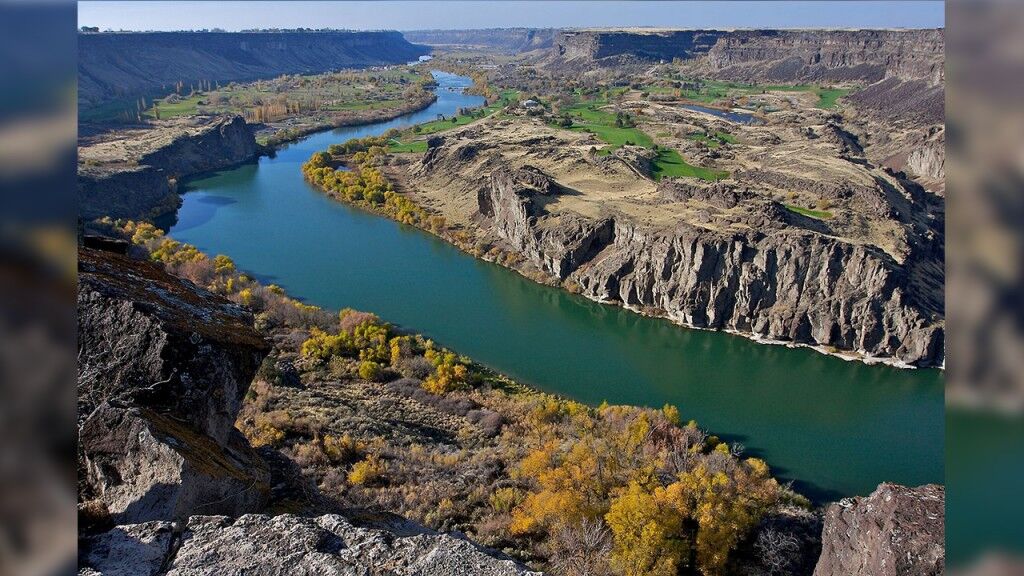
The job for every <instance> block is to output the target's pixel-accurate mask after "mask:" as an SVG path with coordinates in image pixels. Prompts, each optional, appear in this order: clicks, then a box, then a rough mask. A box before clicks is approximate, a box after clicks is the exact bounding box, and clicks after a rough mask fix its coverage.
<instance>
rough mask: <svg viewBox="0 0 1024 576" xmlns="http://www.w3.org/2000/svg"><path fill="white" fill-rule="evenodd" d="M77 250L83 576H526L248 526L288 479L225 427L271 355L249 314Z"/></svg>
mask: <svg viewBox="0 0 1024 576" xmlns="http://www.w3.org/2000/svg"><path fill="white" fill-rule="evenodd" d="M85 243H86V246H85V247H82V248H80V249H79V254H78V262H79V289H78V317H79V327H78V343H79V350H78V369H79V376H78V433H79V437H78V440H79V446H78V472H79V486H78V491H79V494H78V501H79V530H80V532H79V534H80V541H79V574H81V575H90V576H97V575H101V574H102V575H106V576H128V575H131V576H137V575H156V574H166V575H176V576H184V575H200V574H249V575H263V574H266V575H284V574H310V575H312V574H316V575H318V576H325V575H332V574H337V575H358V576H364V575H365V576H369V575H371V574H390V575H403V574H409V575H412V574H416V575H419V576H431V575H437V576H440V575H449V574H474V575H481V576H512V575H526V574H536V573H535V572H530V571H529V570H527V569H526V568H525V567H524V566H522V565H520V564H518V563H516V562H514V561H512V560H510V559H507V558H505V557H502V556H500V555H498V554H497V553H493V552H489V551H487V550H484V549H482V548H480V547H478V546H477V545H475V544H473V543H471V542H469V541H467V540H465V539H463V538H460V537H458V536H456V535H448V534H440V533H436V532H432V531H430V530H428V529H426V528H424V527H422V526H418V525H415V524H413V523H411V522H407V521H405V520H403V519H400V518H394V517H391V516H387V517H386V518H384V519H380V518H377V517H372V518H370V521H372V523H373V524H374V526H377V528H363V527H356V526H355V525H353V524H351V523H350V522H349V521H348V520H347V519H346V518H344V517H342V516H339V515H334V514H327V515H322V516H319V517H302V516H296V515H291V514H285V515H279V516H268V515H262V514H256V513H258V512H266V511H267V510H268V508H269V506H268V502H269V501H270V500H271V498H272V492H271V484H272V483H273V484H274V487H275V490H276V489H277V488H278V487H279V484H282V483H287V482H288V481H293V480H295V479H294V478H280V477H278V476H277V475H276V474H278V473H279V472H280V471H279V470H278V469H277V468H274V469H273V472H274V474H275V475H273V476H272V470H271V466H268V464H267V462H268V461H269V462H273V461H275V459H276V460H280V459H283V458H284V457H283V456H282V455H281V454H279V453H276V452H273V451H270V452H269V453H268V452H266V451H264V452H261V453H257V452H256V451H255V450H254V449H253V448H252V447H251V446H250V445H249V442H248V441H247V440H246V439H245V437H243V436H242V434H241V433H240V432H239V431H238V430H237V429H236V428H235V427H234V423H235V420H236V418H237V417H238V413H239V410H240V407H241V402H242V399H243V397H244V396H245V394H246V393H247V392H248V390H249V385H250V383H251V381H252V379H253V376H254V374H255V373H256V370H257V368H258V367H259V365H260V363H261V362H262V360H263V358H264V356H265V355H266V354H267V352H268V350H269V346H268V344H267V343H266V342H265V341H264V339H263V337H262V336H261V335H260V333H258V332H257V331H256V330H255V329H254V328H253V317H252V315H251V314H250V313H249V312H248V311H246V310H244V309H242V308H240V307H239V306H237V305H235V304H233V303H231V302H230V301H228V300H226V299H225V298H223V297H221V296H219V295H216V294H213V293H211V292H208V291H206V290H203V289H202V288H199V287H197V286H195V285H194V284H192V283H190V282H188V281H185V280H182V279H179V278H177V277H174V276H171V275H169V274H167V273H166V272H164V271H163V270H162V269H161V268H159V267H158V266H156V265H154V264H151V263H149V262H147V261H141V260H137V259H134V258H132V257H130V256H129V255H128V254H127V252H128V247H127V245H126V244H123V243H119V242H116V241H111V240H107V239H99V238H86V240H85ZM263 456H265V457H266V458H267V460H264V458H263ZM317 501H318V502H319V499H318V500H317ZM321 505H323V506H330V505H329V504H327V503H321ZM333 509H334V507H333V506H331V507H329V508H327V509H326V510H318V511H316V512H315V513H322V512H325V511H333ZM378 516H379V515H378ZM379 528H381V529H379Z"/></svg>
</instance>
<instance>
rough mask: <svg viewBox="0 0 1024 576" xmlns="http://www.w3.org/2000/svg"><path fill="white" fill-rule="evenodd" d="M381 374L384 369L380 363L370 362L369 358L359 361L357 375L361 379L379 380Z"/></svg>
mask: <svg viewBox="0 0 1024 576" xmlns="http://www.w3.org/2000/svg"><path fill="white" fill-rule="evenodd" d="M383 375H384V369H383V368H381V367H380V364H377V363H376V362H370V361H369V360H363V361H362V362H360V363H359V377H360V378H362V379H363V380H369V381H370V382H380V380H381V377H382V376H383Z"/></svg>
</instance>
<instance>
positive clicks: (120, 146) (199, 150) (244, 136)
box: [78, 116, 260, 220]
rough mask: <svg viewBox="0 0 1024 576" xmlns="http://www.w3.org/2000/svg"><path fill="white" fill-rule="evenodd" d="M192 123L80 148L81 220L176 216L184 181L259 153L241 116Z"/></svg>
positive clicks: (119, 137)
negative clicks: (180, 183) (180, 185)
mask: <svg viewBox="0 0 1024 576" xmlns="http://www.w3.org/2000/svg"><path fill="white" fill-rule="evenodd" d="M192 122H193V121H192V120H182V121H178V122H177V123H176V124H175V125H168V126H165V129H159V130H140V131H137V132H131V131H129V132H126V133H123V134H118V135H117V138H116V139H113V140H109V141H106V142H101V143H97V144H95V145H92V146H85V147H80V148H79V166H78V203H79V215H80V217H81V218H83V219H86V220H89V219H92V218H99V217H102V216H111V217H113V218H143V219H148V218H153V217H157V216H161V215H163V214H167V213H171V212H174V211H175V210H177V209H178V205H179V204H180V198H179V197H178V195H177V192H176V190H175V187H176V186H175V185H176V182H177V181H178V180H179V179H181V178H183V177H186V176H190V175H193V174H198V173H201V172H207V171H210V170H217V169H220V168H226V167H228V166H232V165H235V164H239V163H241V162H245V161H248V160H251V159H253V158H255V157H256V156H257V155H258V154H259V152H260V146H259V145H258V144H257V143H256V139H255V138H254V136H253V133H252V130H251V127H250V126H249V125H248V124H246V122H245V120H244V119H243V118H242V117H241V116H224V117H219V118H214V119H198V120H195V121H194V122H196V123H197V124H192ZM166 124H171V123H170V122H168V123H166Z"/></svg>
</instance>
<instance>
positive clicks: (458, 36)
mask: <svg viewBox="0 0 1024 576" xmlns="http://www.w3.org/2000/svg"><path fill="white" fill-rule="evenodd" d="M402 35H404V36H405V39H406V40H408V41H410V42H415V43H416V44H426V45H428V46H453V47H454V46H458V47H467V48H475V49H478V50H493V51H495V52H500V53H504V54H519V53H521V52H530V51H532V50H542V49H547V48H551V42H552V40H553V39H554V36H555V30H554V29H553V28H541V29H534V28H499V29H483V30H412V31H409V32H403V33H402Z"/></svg>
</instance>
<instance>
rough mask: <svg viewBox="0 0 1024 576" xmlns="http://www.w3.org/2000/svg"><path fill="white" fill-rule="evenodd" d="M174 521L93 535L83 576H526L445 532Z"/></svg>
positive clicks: (340, 521) (324, 522) (325, 522)
mask: <svg viewBox="0 0 1024 576" xmlns="http://www.w3.org/2000/svg"><path fill="white" fill-rule="evenodd" d="M175 528H176V526H175V525H174V524H172V523H170V522H151V523H147V524H140V525H133V526H119V527H117V528H115V529H113V530H111V531H109V532H106V533H104V534H100V535H98V536H94V537H91V538H90V539H88V540H87V541H86V542H85V545H84V546H83V549H82V550H83V551H82V553H81V554H80V558H79V574H81V575H82V576H99V575H104V576H114V575H120V574H132V575H139V576H149V575H155V574H158V573H159V574H166V575H167V576H193V575H198V574H249V575H252V576H262V575H268V576H269V575H283V574H289V575H291V574H294V575H310V576H312V575H316V576H332V575H338V576H350V575H351V576H364V575H365V576H369V575H371V574H392V575H395V576H404V575H409V576H413V575H415V576H450V575H453V574H472V575H474V576H527V575H531V574H539V573H538V572H531V571H529V570H528V569H526V568H525V567H523V566H522V565H520V564H518V563H516V562H514V561H513V560H510V559H507V558H503V557H500V556H497V555H495V554H494V553H491V552H488V551H485V550H483V549H481V548H479V547H478V546H476V545H474V544H472V543H471V542H469V541H467V540H463V539H459V538H455V537H453V536H450V535H447V534H437V533H434V532H431V531H429V530H425V529H422V528H417V527H412V526H406V527H405V529H403V530H401V531H399V533H397V534H396V533H395V532H391V531H384V530H375V529H369V528H360V527H356V526H354V525H352V524H351V523H350V522H349V521H348V520H346V519H345V518H344V517H342V516H338V515H333V514H329V515H324V516H319V517H316V518H306V517H300V516H293V515H290V514H285V515H281V516H263V515H256V514H250V515H245V516H242V517H240V518H238V519H236V520H231V519H229V518H226V517H223V516H193V517H192V518H190V519H189V520H188V522H187V524H185V525H184V526H183V530H181V533H180V534H175Z"/></svg>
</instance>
